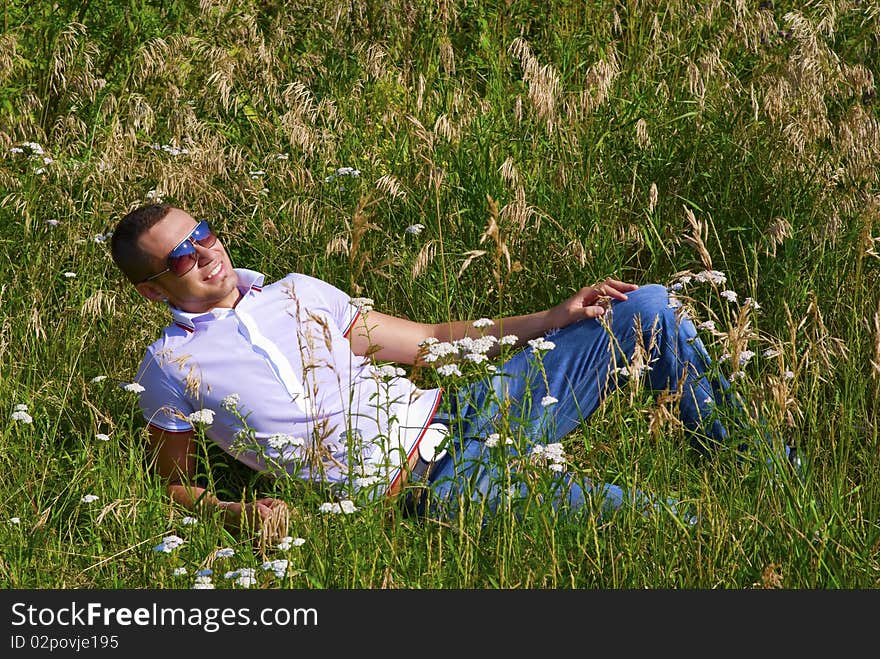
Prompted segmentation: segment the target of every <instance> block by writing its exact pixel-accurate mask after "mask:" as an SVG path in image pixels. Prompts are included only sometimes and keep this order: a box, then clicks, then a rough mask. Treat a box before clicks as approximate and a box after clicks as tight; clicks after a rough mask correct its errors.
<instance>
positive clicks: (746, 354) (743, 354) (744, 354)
mask: <svg viewBox="0 0 880 659" xmlns="http://www.w3.org/2000/svg"><path fill="white" fill-rule="evenodd" d="M754 356H755V353H754V352H753V351H751V350H742V351H740V353H739V363H740V366H745V365H746V364H748V363H749V361H750V360H751V359H752V357H754Z"/></svg>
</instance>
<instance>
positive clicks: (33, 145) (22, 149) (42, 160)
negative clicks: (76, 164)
mask: <svg viewBox="0 0 880 659" xmlns="http://www.w3.org/2000/svg"><path fill="white" fill-rule="evenodd" d="M9 153H12V154H15V155H22V156H25V157H27V159H28V160H29V161H31V162H36V163H39V164H38V166H37V168H36V169H35V170H34V174H45V173H46V168H45V167H44V166H43V165H51V164H52V163H53V162H55V161H54V160H53V159H52V158H50V157H49V156H47V155H46V152H45V151H43V147H42V146H41V145H40V144H38V143H37V142H22V143H21V144H19V145H18V146H14V147H12V148H11V149H9Z"/></svg>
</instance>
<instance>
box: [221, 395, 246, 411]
mask: <svg viewBox="0 0 880 659" xmlns="http://www.w3.org/2000/svg"><path fill="white" fill-rule="evenodd" d="M240 402H241V396H239V395H238V394H229V395H228V396H224V397H223V400H221V401H220V407H222V408H223V409H224V410H226V411H227V412H235V411H236V410H237V409H238V404H239V403H240Z"/></svg>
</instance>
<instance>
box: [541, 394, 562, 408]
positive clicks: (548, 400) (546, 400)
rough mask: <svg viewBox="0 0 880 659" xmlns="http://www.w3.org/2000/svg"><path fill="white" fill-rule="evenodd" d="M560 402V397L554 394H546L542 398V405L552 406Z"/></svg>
mask: <svg viewBox="0 0 880 659" xmlns="http://www.w3.org/2000/svg"><path fill="white" fill-rule="evenodd" d="M558 402H559V399H558V398H555V397H554V396H549V395H548V396H544V397H543V398H542V399H541V407H550V406H551V405H555V404H556V403H558Z"/></svg>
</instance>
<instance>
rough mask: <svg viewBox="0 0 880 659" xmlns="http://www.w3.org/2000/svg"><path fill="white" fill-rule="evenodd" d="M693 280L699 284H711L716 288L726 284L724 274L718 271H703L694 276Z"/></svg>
mask: <svg viewBox="0 0 880 659" xmlns="http://www.w3.org/2000/svg"><path fill="white" fill-rule="evenodd" d="M694 279H695V280H696V281H698V282H700V283H705V282H711V283H713V284H715V285H717V286H720V285H722V284H724V283H726V282H727V277H726V276H725V274H724V273H723V272H719V271H718V270H703V272H700V273H698V274H696V275H694Z"/></svg>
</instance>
